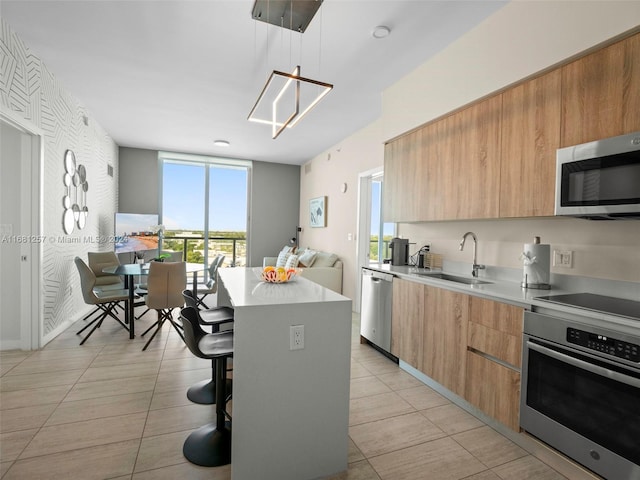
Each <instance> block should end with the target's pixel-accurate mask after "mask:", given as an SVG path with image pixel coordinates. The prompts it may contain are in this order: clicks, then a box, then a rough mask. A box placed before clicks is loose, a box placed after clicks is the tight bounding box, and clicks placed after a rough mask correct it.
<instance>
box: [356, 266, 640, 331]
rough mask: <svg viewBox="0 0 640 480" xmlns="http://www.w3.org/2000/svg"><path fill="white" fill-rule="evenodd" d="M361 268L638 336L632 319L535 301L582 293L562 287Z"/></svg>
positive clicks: (637, 325) (420, 270) (422, 270)
mask: <svg viewBox="0 0 640 480" xmlns="http://www.w3.org/2000/svg"><path fill="white" fill-rule="evenodd" d="M364 268H369V269H371V270H376V271H379V272H385V273H391V274H393V275H395V276H397V277H399V278H403V279H405V280H410V281H413V282H418V283H423V284H425V285H432V286H434V287H440V288H445V289H447V290H452V291H456V292H461V293H466V294H469V295H475V296H478V297H483V298H487V299H489V300H497V301H502V302H505V303H511V304H514V305H518V306H521V307H524V308H527V309H530V310H534V311H539V312H541V313H549V312H564V313H567V314H571V315H580V316H583V317H588V318H590V319H593V320H599V321H604V322H612V323H615V324H617V325H621V326H624V327H627V328H629V327H631V328H633V329H634V331H635V334H636V335H637V334H640V322H638V321H637V320H632V319H629V318H627V317H620V316H618V315H610V314H606V313H602V312H596V311H592V310H586V309H582V308H577V307H570V306H563V305H558V304H554V303H550V302H545V301H544V300H537V299H536V297H542V296H547V295H563V294H567V293H579V292H581V291H582V290H568V289H561V288H553V287H552V288H551V289H550V290H539V289H526V288H522V287H521V286H520V284H519V283H516V282H507V281H501V280H494V279H492V278H486V277H479V279H480V280H484V281H487V282H491V283H485V284H479V285H467V284H463V283H456V282H452V281H449V280H442V279H439V278H431V277H427V276H424V275H419V273H429V272H433V273H435V272H439V271H441V270H429V269H426V268H418V267H412V266H408V265H406V266H397V265H396V266H394V265H390V264H371V265H368V266H366V267H364ZM445 273H452V274H453V275H455V276H458V277H467V278H472V277H471V275H461V274H459V273H455V272H445ZM592 293H597V292H592Z"/></svg>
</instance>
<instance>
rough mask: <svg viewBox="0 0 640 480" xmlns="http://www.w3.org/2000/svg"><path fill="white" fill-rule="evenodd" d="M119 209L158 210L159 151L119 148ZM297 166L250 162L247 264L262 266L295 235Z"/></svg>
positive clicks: (121, 210)
mask: <svg viewBox="0 0 640 480" xmlns="http://www.w3.org/2000/svg"><path fill="white" fill-rule="evenodd" d="M119 157H120V165H119V167H120V177H119V191H120V194H119V203H118V211H119V212H127V213H158V152H157V151H156V150H142V149H137V148H125V147H120V154H119ZM299 214H300V167H299V166H298V165H285V164H280V163H268V162H253V167H252V173H251V203H250V204H249V225H248V235H249V258H248V259H247V265H248V266H261V265H262V259H263V257H267V256H274V255H276V254H277V253H278V252H279V251H280V250H281V249H282V247H283V246H284V245H285V244H286V243H287V242H288V241H289V239H290V238H292V237H294V236H295V234H296V227H297V226H298V218H299Z"/></svg>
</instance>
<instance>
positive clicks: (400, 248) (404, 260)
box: [391, 238, 409, 265]
mask: <svg viewBox="0 0 640 480" xmlns="http://www.w3.org/2000/svg"><path fill="white" fill-rule="evenodd" d="M408 263H409V240H407V239H406V238H392V239H391V265H407V264H408Z"/></svg>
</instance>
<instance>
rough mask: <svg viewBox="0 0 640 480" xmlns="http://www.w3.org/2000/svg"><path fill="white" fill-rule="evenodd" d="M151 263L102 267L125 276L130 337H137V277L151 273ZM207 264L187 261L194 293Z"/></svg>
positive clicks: (127, 320) (109, 271) (106, 271)
mask: <svg viewBox="0 0 640 480" xmlns="http://www.w3.org/2000/svg"><path fill="white" fill-rule="evenodd" d="M149 266H150V263H125V264H121V265H112V266H109V267H105V268H103V269H102V272H103V273H108V274H110V275H119V276H123V277H124V288H125V289H127V290H128V291H129V299H128V300H127V305H126V308H125V314H124V315H125V323H126V324H128V325H129V338H130V339H133V338H135V319H136V317H135V314H134V313H133V310H134V308H135V302H134V299H135V296H136V295H135V290H136V283H135V277H137V276H147V275H149ZM206 268H207V267H206V265H205V264H203V263H190V262H187V263H186V271H187V273H190V274H191V275H192V289H193V294H194V295H197V293H198V273H199V272H202V271H204V270H205V269H206Z"/></svg>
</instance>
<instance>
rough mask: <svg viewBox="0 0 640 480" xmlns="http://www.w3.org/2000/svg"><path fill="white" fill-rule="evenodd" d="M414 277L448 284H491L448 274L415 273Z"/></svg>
mask: <svg viewBox="0 0 640 480" xmlns="http://www.w3.org/2000/svg"><path fill="white" fill-rule="evenodd" d="M416 275H420V276H421V277H429V278H438V279H440V280H447V281H449V282H455V283H464V284H465V285H484V284H488V283H493V282H487V281H486V280H479V279H477V278H467V277H458V276H457V275H450V274H448V273H442V272H429V273H427V272H425V273H416Z"/></svg>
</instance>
